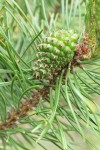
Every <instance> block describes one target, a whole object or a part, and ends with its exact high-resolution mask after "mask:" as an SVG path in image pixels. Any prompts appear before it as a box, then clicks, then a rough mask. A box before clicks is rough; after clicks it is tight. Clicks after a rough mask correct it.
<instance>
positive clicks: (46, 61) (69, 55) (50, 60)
mask: <svg viewBox="0 0 100 150" xmlns="http://www.w3.org/2000/svg"><path fill="white" fill-rule="evenodd" d="M77 40H78V35H77V34H76V33H74V32H73V31H72V30H70V31H66V30H60V31H56V32H54V33H52V34H51V35H49V36H48V37H45V38H44V40H43V43H41V44H40V45H39V46H38V47H39V51H38V52H37V54H36V59H35V62H34V67H33V70H34V74H33V75H34V76H35V77H36V78H38V79H49V78H50V77H51V78H52V75H53V74H54V72H55V70H59V71H60V70H61V68H62V67H63V66H65V65H66V64H68V63H69V62H70V61H71V60H72V59H73V56H74V52H75V51H76V44H77Z"/></svg>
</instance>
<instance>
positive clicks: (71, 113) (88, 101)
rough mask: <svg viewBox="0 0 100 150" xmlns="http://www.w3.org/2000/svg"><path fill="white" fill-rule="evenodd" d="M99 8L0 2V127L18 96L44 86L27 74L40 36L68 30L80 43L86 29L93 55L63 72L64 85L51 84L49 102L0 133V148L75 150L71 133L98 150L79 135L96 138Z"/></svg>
mask: <svg viewBox="0 0 100 150" xmlns="http://www.w3.org/2000/svg"><path fill="white" fill-rule="evenodd" d="M99 6H100V2H99V0H98V1H97V2H95V1H94V3H93V1H92V0H90V1H88V0H86V1H85V0H83V1H80V0H76V1H74V0H71V1H68V0H29V1H28V0H1V1H0V22H1V23H0V121H1V122H3V121H5V120H6V118H7V116H8V112H12V111H13V109H14V108H17V109H19V106H20V102H21V101H22V100H23V99H24V95H26V96H28V97H31V93H32V90H34V89H37V88H40V87H42V86H43V85H44V84H43V83H40V82H39V81H38V80H36V79H34V78H33V69H32V67H33V64H34V58H35V54H36V52H37V45H38V44H39V43H40V42H41V41H42V37H44V36H45V35H47V34H48V33H49V32H54V31H55V30H58V29H66V30H69V29H74V30H76V32H78V33H79V35H80V39H81V36H82V32H83V31H85V30H86V31H87V32H88V33H89V36H90V37H93V41H96V48H95V50H94V52H95V53H96V54H95V55H93V57H92V58H91V59H90V60H84V61H82V62H80V63H81V64H82V65H83V69H80V68H78V67H76V68H75V69H74V72H73V74H72V73H70V67H69V69H68V72H67V75H66V81H65V83H64V84H63V83H62V76H61V77H60V80H59V79H57V82H56V85H55V90H53V86H54V85H51V88H50V98H48V99H42V100H40V102H39V104H38V106H37V107H36V108H34V109H33V110H31V111H29V112H28V115H27V116H26V117H24V118H19V119H18V125H17V126H14V127H12V128H8V129H6V130H0V142H1V144H0V149H2V150H7V149H8V150H9V149H12V150H13V149H16V150H20V149H25V150H31V149H35V145H36V142H37V144H38V145H39V146H40V147H41V148H42V149H45V150H49V149H48V147H45V146H44V144H43V143H42V142H41V141H42V140H43V141H49V142H51V143H53V144H54V145H55V146H56V148H57V149H62V150H66V149H71V150H75V147H76V149H77V148H78V147H79V145H78V142H77V141H75V140H74V138H73V137H72V136H73V134H72V132H75V133H77V134H78V135H79V136H80V137H81V138H82V140H83V141H84V142H85V143H88V144H89V145H91V146H92V147H93V148H94V149H98V147H97V146H96V144H94V143H93V142H94V139H90V138H89V137H88V136H87V134H85V131H88V132H87V133H88V134H89V135H92V136H93V137H94V136H95V137H96V138H97V139H99V138H100V118H99V115H100V108H99V107H100V106H99V102H98V101H97V98H98V99H100V57H99V56H100V49H99V40H100V28H99V23H100V20H99V9H100V7H99ZM91 14H92V18H94V19H93V22H92V24H91V21H90V20H91ZM96 29H97V30H96ZM3 135H6V136H3ZM80 147H81V145H80ZM91 150H92V148H91ZM98 150H99V149H98Z"/></svg>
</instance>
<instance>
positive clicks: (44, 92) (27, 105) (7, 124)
mask: <svg viewBox="0 0 100 150" xmlns="http://www.w3.org/2000/svg"><path fill="white" fill-rule="evenodd" d="M48 92H49V88H47V87H44V88H42V89H39V90H38V91H35V92H32V97H31V98H28V97H25V98H24V100H25V102H23V101H22V102H21V103H20V106H19V109H14V110H13V111H12V112H10V113H9V116H8V118H7V119H6V121H4V122H2V123H1V124H0V130H6V129H7V128H11V127H14V126H16V125H17V124H16V122H18V120H19V118H23V117H25V116H27V113H28V111H30V110H31V109H33V107H36V105H37V104H38V102H39V100H40V99H41V97H42V98H47V97H48Z"/></svg>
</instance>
